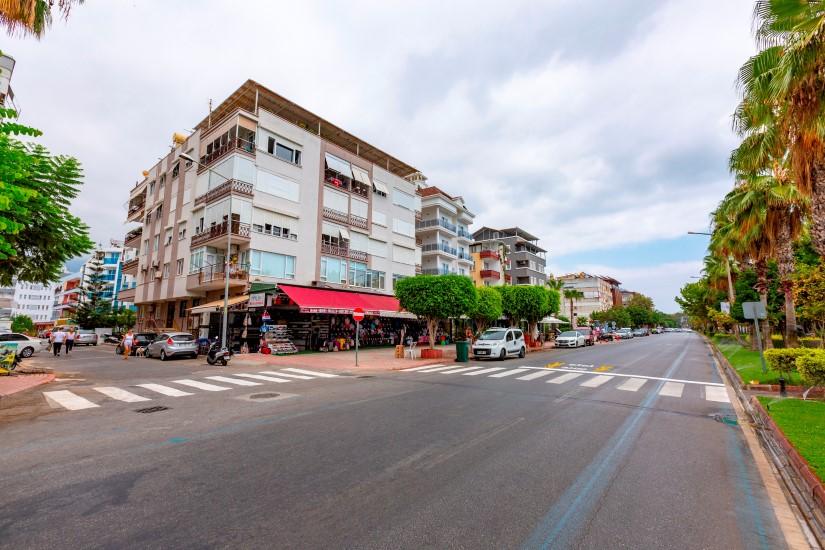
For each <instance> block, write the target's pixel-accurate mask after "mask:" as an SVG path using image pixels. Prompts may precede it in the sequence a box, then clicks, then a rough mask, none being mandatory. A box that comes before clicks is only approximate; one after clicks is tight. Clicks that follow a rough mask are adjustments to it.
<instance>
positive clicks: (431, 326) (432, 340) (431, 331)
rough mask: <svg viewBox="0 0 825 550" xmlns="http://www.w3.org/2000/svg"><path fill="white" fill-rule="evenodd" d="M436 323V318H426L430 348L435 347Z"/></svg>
mask: <svg viewBox="0 0 825 550" xmlns="http://www.w3.org/2000/svg"><path fill="white" fill-rule="evenodd" d="M436 324H438V321H437V320H436V319H427V332H428V333H429V337H430V349H435V326H436Z"/></svg>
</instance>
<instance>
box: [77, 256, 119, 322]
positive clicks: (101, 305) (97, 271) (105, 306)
mask: <svg viewBox="0 0 825 550" xmlns="http://www.w3.org/2000/svg"><path fill="white" fill-rule="evenodd" d="M83 279H84V281H83V284H82V285H81V301H80V304H79V305H78V307H77V311H76V312H75V321H76V322H77V324H78V325H79V326H80V328H85V329H93V328H103V327H111V326H112V325H113V324H114V319H113V315H112V302H111V301H110V300H108V299H106V297H105V296H104V293H105V292H106V291H107V290H108V288H109V286H110V285H109V283H108V282H107V281H106V279H105V277H104V268H103V258H102V254H100V253H95V254H94V255H93V256H92V258H91V259H89V261H88V262H87V263H86V270H85V273H84V275H83Z"/></svg>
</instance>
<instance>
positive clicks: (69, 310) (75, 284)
mask: <svg viewBox="0 0 825 550" xmlns="http://www.w3.org/2000/svg"><path fill="white" fill-rule="evenodd" d="M81 278H82V275H81V273H80V271H78V272H76V273H67V274H65V275H63V276H62V277H61V278H60V281H59V282H58V283H57V286H56V287H55V289H54V300H53V302H52V303H53V304H54V306H53V309H52V320H53V321H57V320H59V319H70V318H72V317H73V316H74V313H75V311H77V305H78V304H79V303H80V298H81V288H80V281H81Z"/></svg>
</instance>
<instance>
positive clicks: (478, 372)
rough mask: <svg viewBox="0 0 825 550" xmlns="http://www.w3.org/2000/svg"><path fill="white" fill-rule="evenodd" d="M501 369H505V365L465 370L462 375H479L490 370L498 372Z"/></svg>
mask: <svg viewBox="0 0 825 550" xmlns="http://www.w3.org/2000/svg"><path fill="white" fill-rule="evenodd" d="M500 370H504V367H492V368H489V369H481V370H477V371H475V372H465V373H464V374H463V375H462V376H478V375H479V374H487V373H489V372H496V371H500Z"/></svg>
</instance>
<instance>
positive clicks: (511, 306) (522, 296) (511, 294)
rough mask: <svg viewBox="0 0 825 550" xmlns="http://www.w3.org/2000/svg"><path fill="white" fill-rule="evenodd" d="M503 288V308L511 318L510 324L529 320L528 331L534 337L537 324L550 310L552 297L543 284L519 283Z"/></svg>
mask: <svg viewBox="0 0 825 550" xmlns="http://www.w3.org/2000/svg"><path fill="white" fill-rule="evenodd" d="M496 288H502V289H503V293H502V303H501V305H502V308H503V309H504V314H505V315H507V317H508V319H510V325H511V326H515V325H518V323H519V321H521V320H522V319H524V320H525V321H527V332H528V334H530V336H531V337H532V336H533V334H534V333H535V329H536V324H537V323H538V322H539V321H540V320H541V319H542V318H543V317H544V316H545V315H547V313H548V312H549V308H550V297H549V294H548V292H547V289H546V288H544V287H543V286H537V285H536V286H530V285H518V286H507V287H496Z"/></svg>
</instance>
